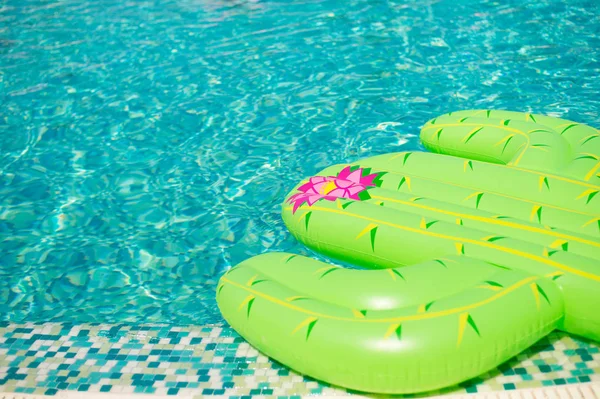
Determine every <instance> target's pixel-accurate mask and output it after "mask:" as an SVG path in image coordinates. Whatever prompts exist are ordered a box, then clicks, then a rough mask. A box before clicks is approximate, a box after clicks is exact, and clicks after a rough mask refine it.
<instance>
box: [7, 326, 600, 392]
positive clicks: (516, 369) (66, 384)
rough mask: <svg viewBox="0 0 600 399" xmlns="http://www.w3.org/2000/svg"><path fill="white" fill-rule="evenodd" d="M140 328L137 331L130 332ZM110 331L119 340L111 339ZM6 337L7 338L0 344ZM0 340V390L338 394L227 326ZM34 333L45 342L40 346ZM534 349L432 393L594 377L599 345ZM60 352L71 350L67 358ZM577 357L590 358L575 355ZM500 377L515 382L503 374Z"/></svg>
mask: <svg viewBox="0 0 600 399" xmlns="http://www.w3.org/2000/svg"><path fill="white" fill-rule="evenodd" d="M25 331H28V332H25ZM82 331H85V333H83V334H82ZM140 331H144V332H145V334H146V335H145V336H144V337H141V336H139V335H138V332H140ZM115 336H118V339H116V341H114V342H113V338H114V337H115ZM160 336H165V337H169V336H170V337H177V338H178V339H180V340H181V341H180V342H179V343H178V344H173V343H170V342H169V340H170V339H172V338H168V339H167V342H161V343H160V344H156V343H153V342H155V339H159V340H160ZM7 337H8V338H7ZM34 337H35V339H33V338H34ZM111 337H112V338H111ZM8 340H10V345H8V344H6V342H7V341H8ZM0 341H3V342H4V345H3V346H0V370H3V371H4V374H5V377H4V378H1V379H0V390H2V391H7V392H22V393H25V392H26V391H25V390H27V392H29V393H37V394H47V395H55V394H56V393H58V392H59V391H63V390H67V391H77V392H124V391H123V390H124V389H125V390H127V389H129V390H130V391H128V392H137V393H156V394H162V395H165V394H170V395H175V394H176V393H177V394H179V393H182V394H183V393H194V394H198V395H200V396H202V395H205V396H221V395H226V396H229V395H232V394H234V393H235V394H236V396H237V397H239V398H240V399H241V398H245V397H247V398H251V397H252V396H256V395H267V396H282V397H286V398H290V397H292V396H295V395H308V394H313V395H319V394H323V395H326V394H332V393H336V392H337V393H339V390H338V389H336V388H332V387H330V386H329V385H328V384H323V383H318V382H315V381H314V380H313V379H311V378H302V377H300V376H298V375H297V374H296V373H294V372H293V371H290V370H289V369H287V368H286V367H285V366H283V365H281V364H279V363H277V362H273V361H270V360H268V359H267V358H265V357H264V356H262V355H260V354H259V353H257V352H256V350H254V349H253V348H251V347H250V346H249V345H248V344H247V343H246V342H244V341H243V340H242V339H239V336H237V335H236V334H235V332H234V331H233V330H231V329H229V328H226V327H213V328H210V329H208V328H206V327H199V328H194V327H190V328H183V327H172V328H171V330H169V328H165V327H164V326H130V327H128V326H125V325H119V326H103V325H94V326H92V325H85V326H76V325H71V326H70V327H67V326H66V325H61V324H31V325H7V326H5V327H2V328H1V329H0ZM42 341H43V342H44V345H39V343H40V342H42ZM48 342H50V345H47V343H48ZM36 348H37V349H36ZM535 348H536V349H534V348H532V349H530V350H529V351H527V352H526V353H524V354H523V355H521V356H520V357H519V358H516V359H513V360H511V361H509V362H507V363H505V364H503V365H501V366H500V367H498V368H497V369H496V370H493V371H491V372H489V373H487V374H486V375H484V376H481V377H478V378H475V379H473V380H471V381H468V382H466V383H463V384H460V387H457V388H452V389H447V390H442V391H439V393H450V392H454V393H455V392H465V393H474V392H480V391H490V390H491V391H500V390H512V389H519V388H530V387H537V386H552V385H563V384H575V383H580V382H589V381H598V380H600V369H599V368H598V364H600V352H599V351H597V350H596V349H597V347H595V346H592V345H590V344H589V343H588V342H585V343H582V342H581V341H579V340H577V339H576V338H572V337H569V336H567V335H564V334H552V335H551V336H550V337H548V338H546V339H545V340H542V342H540V343H539V344H537V345H536V346H535ZM549 348H552V349H551V350H549ZM68 354H72V356H70V357H68V356H66V355H68ZM584 356H589V357H590V359H591V360H584V359H583V357H584ZM519 359H522V360H521V361H520V360H519ZM25 370H27V371H26V372H25ZM211 370H215V371H216V372H211ZM565 373H566V374H565ZM503 376H504V377H503ZM505 376H510V378H511V379H516V380H515V381H513V380H511V381H510V382H507V381H502V380H501V378H506V377H505ZM108 381H110V383H108V384H107V382H108ZM501 381H502V382H501ZM22 383H24V384H25V385H24V386H22V385H21V384H22ZM17 384H18V385H17ZM169 392H170V393H169ZM346 392H347V393H352V392H353V391H346ZM417 396H418V395H417ZM410 397H416V396H415V395H411V396H410Z"/></svg>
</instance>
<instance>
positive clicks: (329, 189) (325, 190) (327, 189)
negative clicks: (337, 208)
mask: <svg viewBox="0 0 600 399" xmlns="http://www.w3.org/2000/svg"><path fill="white" fill-rule="evenodd" d="M335 187H336V186H335V183H334V182H332V181H330V182H329V183H327V184H325V185H323V188H322V189H321V192H320V194H323V195H327V194H329V193H330V192H332V191H333V190H335Z"/></svg>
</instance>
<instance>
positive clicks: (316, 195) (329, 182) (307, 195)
mask: <svg viewBox="0 0 600 399" xmlns="http://www.w3.org/2000/svg"><path fill="white" fill-rule="evenodd" d="M363 172H364V169H363V168H358V169H356V170H354V171H353V170H351V168H350V166H346V167H345V168H344V169H342V170H341V171H340V173H338V174H337V176H314V177H311V178H310V179H309V181H308V182H307V183H305V184H303V185H301V186H300V187H298V191H300V193H297V194H294V195H292V196H291V197H290V198H289V199H288V200H287V202H288V203H290V204H294V207H293V209H292V213H295V212H296V210H297V209H298V208H299V207H300V206H301V205H302V204H304V203H307V204H308V206H312V205H313V204H314V203H315V202H317V201H319V200H321V199H325V200H327V201H335V200H336V199H337V198H348V199H352V200H355V201H359V200H360V198H359V195H358V194H360V193H361V192H363V191H364V190H366V189H367V188H368V187H375V186H376V184H375V183H374V181H375V179H376V178H377V176H378V174H377V173H373V174H370V175H367V176H363Z"/></svg>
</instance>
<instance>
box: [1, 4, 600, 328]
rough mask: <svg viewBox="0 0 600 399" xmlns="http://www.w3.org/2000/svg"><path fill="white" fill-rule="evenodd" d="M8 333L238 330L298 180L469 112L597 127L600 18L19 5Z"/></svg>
mask: <svg viewBox="0 0 600 399" xmlns="http://www.w3.org/2000/svg"><path fill="white" fill-rule="evenodd" d="M0 7H1V8H0V98H1V102H0V238H1V239H0V319H1V320H4V321H13V322H23V321H68V322H103V323H113V322H135V323H137V322H168V323H175V324H188V323H192V324H205V323H219V322H221V321H222V319H221V317H220V315H219V312H218V309H217V307H216V304H215V301H214V289H215V284H216V281H217V280H218V278H219V276H220V275H221V274H222V273H223V272H224V271H225V270H226V269H227V268H229V267H230V266H232V265H234V264H236V263H238V262H240V261H242V260H243V259H246V258H247V257H249V256H252V255H255V254H258V253H261V252H264V251H268V250H285V251H293V252H297V253H305V254H306V253H308V252H307V250H305V249H304V248H303V247H302V246H301V245H300V244H298V243H297V242H295V241H294V239H293V238H292V237H291V236H290V234H289V233H287V232H286V230H285V227H284V225H283V223H282V222H281V220H280V217H279V204H280V202H281V201H282V199H283V197H284V195H285V193H286V192H287V191H288V190H289V189H291V188H292V186H293V185H294V184H295V182H297V181H298V179H300V178H301V177H304V176H306V175H310V174H312V173H315V172H316V171H318V170H319V169H321V168H323V167H325V166H327V165H329V164H332V163H341V162H349V161H354V160H357V159H359V158H361V157H366V156H371V155H376V154H381V153H386V152H392V151H399V150H408V149H417V148H421V147H420V146H419V144H418V140H417V134H418V131H419V128H420V126H421V125H422V124H423V123H424V122H425V121H427V120H428V119H430V118H432V117H434V116H435V115H438V114H441V113H445V112H448V111H453V110H457V109H461V108H462V109H464V108H498V109H511V110H522V111H532V112H538V113H548V114H551V115H555V116H562V117H565V118H570V119H574V120H577V121H580V122H583V123H588V124H592V125H596V126H598V125H600V117H599V116H598V110H599V109H600V79H599V78H598V76H599V74H600V56H599V52H598V49H600V17H599V15H600V3H599V2H598V1H596V0H588V1H583V0H571V1H569V2H564V1H562V0H508V1H470V0H454V1H432V0H405V1H384V0H348V1H338V0H328V1H307V0H301V1H262V0H253V1H242V0H231V1H225V0H149V1H142V0H102V1H91V0H45V1H42V0H5V1H4V2H2V3H0Z"/></svg>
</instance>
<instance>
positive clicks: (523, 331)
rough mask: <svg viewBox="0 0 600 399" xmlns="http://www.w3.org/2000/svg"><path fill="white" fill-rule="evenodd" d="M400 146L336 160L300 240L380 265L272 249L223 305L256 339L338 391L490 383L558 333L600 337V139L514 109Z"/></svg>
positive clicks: (432, 129) (477, 115)
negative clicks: (347, 161)
mask: <svg viewBox="0 0 600 399" xmlns="http://www.w3.org/2000/svg"><path fill="white" fill-rule="evenodd" d="M421 140H422V142H423V144H424V145H425V147H426V148H427V149H429V150H430V151H431V152H433V153H426V152H402V153H394V154H385V155H380V156H375V157H372V158H367V159H364V160H362V161H359V162H357V163H353V164H351V165H336V166H331V167H330V168H327V169H325V170H323V171H322V172H321V173H319V175H318V176H314V177H312V178H310V179H308V180H305V181H303V182H302V183H301V184H300V185H299V186H298V187H296V188H295V189H294V190H293V191H292V192H291V193H290V195H289V196H288V198H287V199H286V201H285V203H284V205H283V219H284V221H285V223H286V225H287V227H288V228H289V230H290V231H291V232H292V234H293V235H294V236H295V237H296V238H297V239H298V240H300V241H301V242H303V243H304V244H305V245H307V246H308V247H310V248H312V249H314V250H316V251H318V252H319V253H321V254H324V255H327V256H329V257H331V258H334V259H338V260H341V261H344V262H349V263H352V264H355V265H357V266H362V267H365V268H368V269H375V270H356V269H347V268H342V267H338V266H334V265H331V264H328V263H323V262H319V261H316V260H313V259H310V258H306V257H303V256H299V255H294V254H289V253H268V254H263V255H260V256H256V257H254V258H251V259H249V260H247V261H245V262H242V263H241V264H239V265H238V266H236V267H234V268H232V269H231V270H230V271H229V272H228V273H226V274H225V275H224V276H223V277H222V278H221V281H220V284H219V286H218V288H217V301H218V304H219V307H220V309H221V312H222V314H223V316H224V317H225V319H226V320H227V321H228V322H229V323H230V324H231V326H232V327H233V328H235V329H236V330H237V331H238V332H239V333H240V334H241V335H242V336H243V337H244V338H246V339H247V340H248V341H249V342H250V343H251V344H252V345H253V346H255V347H256V348H258V349H259V350H260V351H262V352H263V353H265V354H266V355H268V356H270V357H272V358H273V359H276V360H277V361H279V362H281V363H283V364H285V365H287V366H289V367H290V368H292V369H294V370H296V371H298V372H300V373H303V374H306V375H308V376H311V377H313V378H316V379H320V380H323V381H326V382H329V383H331V384H335V385H339V386H342V387H346V388H352V389H355V390H360V391H367V392H378V393H413V392H422V391H428V390H433V389H438V388H442V387H446V386H450V385H453V384H456V383H459V382H462V381H464V380H467V379H470V378H473V377H476V376H477V375H480V374H482V373H484V372H486V371H487V370H489V369H492V368H494V367H496V366H498V365H499V364H501V363H502V362H504V361H506V360H508V359H509V358H511V357H513V356H515V355H516V354H518V353H519V352H521V351H523V350H524V349H526V348H527V347H529V346H531V345H532V344H533V343H535V342H536V341H538V340H539V339H540V338H542V337H544V336H545V335H547V334H548V333H550V332H551V331H552V330H555V329H559V330H563V331H567V332H569V333H572V334H577V335H579V336H583V337H587V338H590V339H592V340H596V341H600V195H598V193H599V191H600V185H599V184H600V174H599V173H600V134H599V132H598V131H597V130H596V129H593V128H591V127H589V126H586V125H583V124H578V123H575V122H571V121H567V120H562V119H558V118H552V117H548V116H543V115H534V114H524V113H517V112H508V111H486V110H474V111H461V112H452V113H449V114H446V115H443V116H440V117H439V118H435V119H433V120H431V121H429V122H427V124H426V125H425V126H424V127H423V129H422V131H421Z"/></svg>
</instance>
